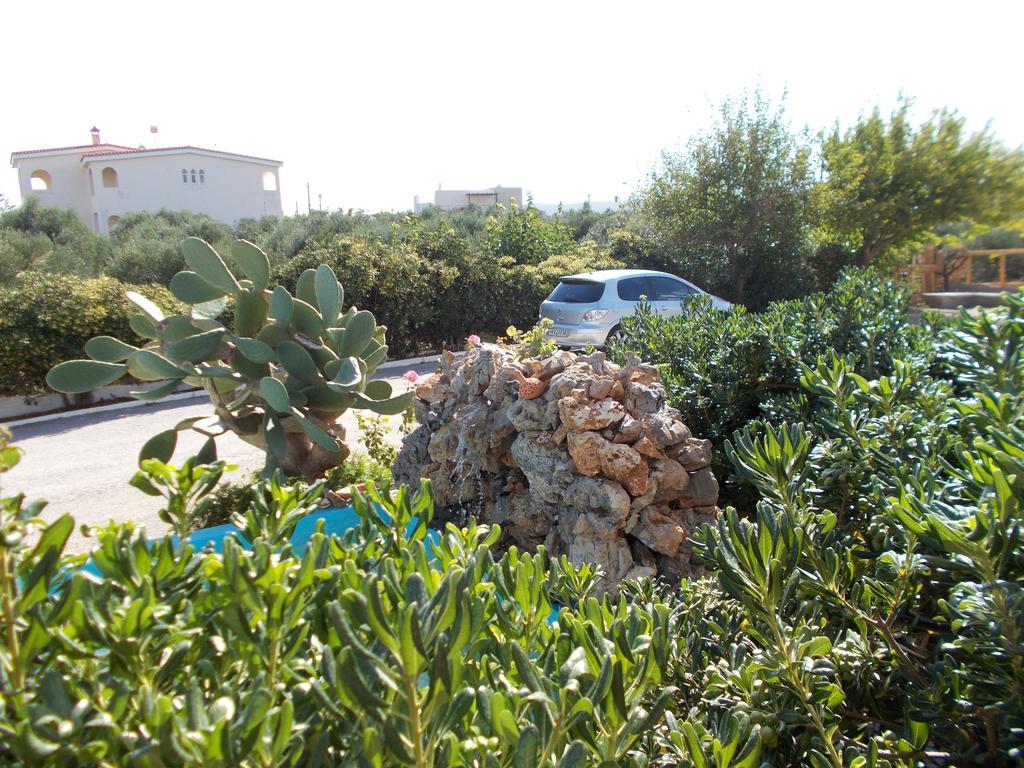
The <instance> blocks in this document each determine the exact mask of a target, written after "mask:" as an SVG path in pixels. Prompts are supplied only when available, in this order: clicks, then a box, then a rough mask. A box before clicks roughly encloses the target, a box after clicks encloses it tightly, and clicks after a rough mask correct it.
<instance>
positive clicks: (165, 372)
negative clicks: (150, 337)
mask: <svg viewBox="0 0 1024 768" xmlns="http://www.w3.org/2000/svg"><path fill="white" fill-rule="evenodd" d="M128 372H129V373H130V374H131V375H132V376H134V377H135V378H137V379H140V380H141V381H158V380H160V379H180V378H182V377H183V376H186V375H188V374H189V373H190V371H189V370H187V369H184V368H179V367H178V366H177V365H175V364H174V363H172V362H171V361H170V360H168V359H167V358H166V357H164V356H163V355H160V354H157V353H156V352H154V351H153V350H151V349H140V350H139V351H137V352H132V354H131V355H129V356H128Z"/></svg>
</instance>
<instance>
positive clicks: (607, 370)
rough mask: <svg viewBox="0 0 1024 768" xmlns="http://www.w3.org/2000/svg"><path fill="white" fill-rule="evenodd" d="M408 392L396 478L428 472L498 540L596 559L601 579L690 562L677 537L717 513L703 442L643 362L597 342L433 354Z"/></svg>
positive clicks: (449, 509)
mask: <svg viewBox="0 0 1024 768" xmlns="http://www.w3.org/2000/svg"><path fill="white" fill-rule="evenodd" d="M415 402H416V407H417V416H418V419H419V422H420V426H419V427H418V428H417V429H416V431H414V432H413V433H412V434H410V435H409V436H408V437H407V438H406V441H405V443H404V444H403V446H402V450H401V452H400V453H399V456H398V459H397V461H396V462H395V466H394V474H395V479H396V481H398V482H403V483H417V482H418V481H419V478H420V477H425V478H429V479H430V480H431V481H432V484H433V488H434V500H435V504H436V506H437V508H438V510H439V511H440V512H441V513H442V514H445V513H447V515H448V517H449V518H450V517H452V516H453V515H454V513H456V512H463V513H467V512H468V513H470V514H473V515H475V516H476V517H477V518H478V519H479V520H480V521H481V522H486V523H497V524H499V525H501V527H502V530H503V532H504V540H503V541H504V544H505V545H506V546H507V545H510V544H513V543H514V544H516V545H518V546H519V547H521V548H533V547H535V546H537V545H539V544H544V545H545V546H546V547H547V548H548V551H549V552H551V553H552V554H553V555H556V556H557V555H560V554H563V553H564V554H566V555H568V557H569V559H570V560H571V561H572V562H574V563H577V564H582V563H591V564H596V565H598V566H600V567H601V569H602V571H603V572H604V582H603V585H602V586H603V588H604V589H606V590H608V591H612V592H614V591H615V590H616V589H617V587H618V584H619V582H620V581H622V580H623V579H630V578H638V577H642V576H654V575H658V574H660V575H662V576H664V577H666V578H669V579H678V578H680V577H682V576H692V575H696V574H698V573H699V572H700V569H699V566H698V565H697V564H696V563H695V562H693V561H692V560H691V550H690V545H689V543H688V541H687V538H688V535H689V533H690V531H692V530H694V528H696V527H697V526H698V525H700V524H701V523H702V522H704V521H706V520H709V519H711V518H713V517H714V515H715V512H716V506H715V505H716V503H717V501H718V482H717V481H716V480H715V477H714V475H713V474H712V472H711V469H710V464H711V443H710V441H708V440H701V439H697V438H694V437H693V435H691V434H690V430H689V429H688V428H687V426H686V425H685V424H683V423H682V421H680V418H679V412H678V411H677V410H675V409H674V408H670V407H668V406H667V405H666V403H665V388H664V386H663V385H662V383H661V377H660V374H659V372H658V369H657V368H655V367H654V366H651V365H647V364H644V363H642V362H640V361H639V360H635V359H633V360H630V361H628V363H627V364H626V365H624V366H621V367H620V366H618V365H616V364H614V363H611V362H609V361H608V360H607V359H606V358H605V356H604V353H602V352H595V353H593V354H590V355H576V354H573V353H571V352H556V353H555V354H554V355H552V356H551V357H548V358H543V359H532V360H525V361H520V360H517V359H516V356H515V353H514V351H513V350H511V349H506V348H503V347H498V346H492V345H484V346H482V347H477V348H474V349H471V350H469V351H467V352H462V353H459V354H452V353H450V352H449V353H445V354H444V355H443V356H442V358H441V366H440V370H439V372H438V373H435V374H432V375H431V376H428V377H425V378H421V379H419V381H418V385H417V387H416V401H415Z"/></svg>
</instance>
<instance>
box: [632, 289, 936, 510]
mask: <svg viewBox="0 0 1024 768" xmlns="http://www.w3.org/2000/svg"><path fill="white" fill-rule="evenodd" d="M909 303H910V296H909V293H908V292H907V291H906V290H905V289H903V288H901V287H899V286H897V285H896V284H894V283H891V282H889V281H886V280H883V279H882V278H880V277H879V276H878V275H877V274H875V273H874V272H872V271H863V272H862V271H858V270H847V271H845V272H843V273H842V274H841V276H840V279H839V280H838V281H837V283H836V285H835V286H834V287H833V288H832V290H831V291H829V292H828V293H821V294H814V295H812V296H808V297H806V298H804V299H797V300H793V301H784V302H774V303H772V304H770V305H769V306H768V307H767V308H766V309H765V310H764V311H763V312H760V313H756V314H754V313H749V312H747V311H746V310H744V309H743V308H742V307H737V308H735V309H733V310H732V311H730V312H719V311H717V310H715V309H714V308H713V307H712V306H711V302H710V301H708V300H701V299H696V300H693V301H688V302H686V304H685V305H684V308H683V313H682V314H681V315H678V316H675V317H661V316H658V315H656V314H653V313H652V312H651V311H650V307H649V306H644V305H641V307H640V308H639V309H638V311H637V313H636V315H635V316H633V317H631V318H627V319H625V320H624V321H623V324H622V325H623V328H624V329H625V330H626V332H627V334H628V340H627V342H626V343H625V345H623V346H620V347H618V348H616V349H615V350H613V355H615V356H617V358H618V359H619V360H620V361H621V360H622V359H623V357H624V355H625V354H626V353H634V354H637V355H639V356H640V358H641V359H643V360H646V361H648V362H651V363H654V364H656V365H658V366H659V367H660V368H661V371H662V377H663V380H664V382H665V388H666V390H667V392H668V396H669V401H670V403H671V404H672V405H673V406H675V407H676V408H678V409H679V410H680V412H681V414H682V418H683V421H684V422H685V423H686V424H687V425H688V426H689V427H690V429H692V430H693V433H694V434H695V435H701V436H702V437H706V438H708V439H710V440H711V441H712V443H714V445H715V447H716V455H715V471H716V474H717V475H718V476H719V478H720V479H724V481H725V493H724V494H723V498H725V499H728V500H731V501H732V502H733V503H740V504H741V505H742V506H744V507H747V508H749V505H750V502H749V498H748V496H747V494H746V493H745V492H744V491H743V489H742V488H741V487H740V486H739V484H738V482H737V481H738V478H737V476H736V475H735V474H734V473H733V472H732V470H731V468H730V467H729V465H728V463H727V462H726V461H725V457H724V454H723V453H722V451H721V447H722V445H723V444H724V442H725V440H726V439H727V438H728V437H730V436H731V435H732V434H733V432H734V431H735V430H737V429H739V428H741V427H742V426H744V425H745V424H746V423H747V422H749V421H750V420H751V419H756V418H759V417H769V418H773V419H774V420H775V421H778V420H779V419H780V418H781V417H786V416H791V415H792V411H793V409H794V408H798V409H802V410H801V411H800V413H807V412H808V409H809V408H811V407H812V406H813V403H807V402H802V401H800V400H799V399H798V398H796V397H795V396H796V395H797V394H798V392H799V382H800V376H801V374H802V370H803V369H802V366H803V365H805V364H813V362H814V361H815V360H816V359H817V358H818V356H820V355H823V354H827V353H834V354H836V355H838V356H839V357H841V358H843V359H845V360H846V361H847V362H848V364H849V365H850V368H851V370H852V371H854V372H856V373H859V374H861V375H863V376H867V377H869V378H874V377H876V376H879V375H883V374H888V373H891V372H892V370H893V364H894V361H895V360H896V359H897V358H907V357H908V356H910V357H916V356H920V355H927V354H928V352H927V347H926V346H924V345H923V341H922V339H923V336H924V335H925V331H924V330H923V329H921V328H915V327H912V326H910V325H908V324H907V321H906V314H907V308H908V307H909ZM804 400H806V396H805V398H804Z"/></svg>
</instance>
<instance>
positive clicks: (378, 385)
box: [363, 379, 393, 400]
mask: <svg viewBox="0 0 1024 768" xmlns="http://www.w3.org/2000/svg"><path fill="white" fill-rule="evenodd" d="M392 391H393V390H392V387H391V382H389V381H386V380H384V379H374V380H373V381H368V382H367V383H366V389H365V390H363V393H364V394H365V395H366V396H367V397H369V398H370V399H371V400H387V399H388V398H389V397H391V393H392Z"/></svg>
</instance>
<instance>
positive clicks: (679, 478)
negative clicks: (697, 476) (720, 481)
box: [652, 459, 718, 502]
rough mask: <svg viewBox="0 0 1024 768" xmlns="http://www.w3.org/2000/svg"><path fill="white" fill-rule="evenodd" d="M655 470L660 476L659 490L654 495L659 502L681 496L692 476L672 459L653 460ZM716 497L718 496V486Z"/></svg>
mask: <svg viewBox="0 0 1024 768" xmlns="http://www.w3.org/2000/svg"><path fill="white" fill-rule="evenodd" d="M652 466H653V467H654V472H655V474H656V475H657V477H658V491H657V493H655V495H654V500H655V501H657V502H666V501H672V500H674V499H678V498H680V497H681V496H682V495H683V494H684V492H685V491H686V489H687V486H689V484H690V476H689V475H688V474H687V473H686V470H685V469H683V465H682V464H680V463H679V462H678V461H673V460H672V459H665V460H664V461H654V462H652ZM715 498H716V499H717V498H718V493H717V488H716V492H715Z"/></svg>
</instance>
